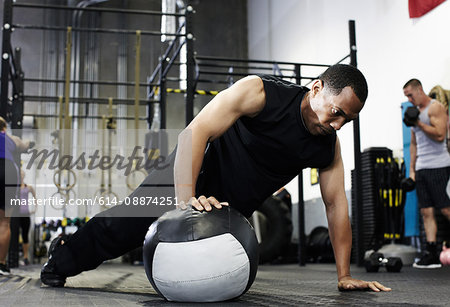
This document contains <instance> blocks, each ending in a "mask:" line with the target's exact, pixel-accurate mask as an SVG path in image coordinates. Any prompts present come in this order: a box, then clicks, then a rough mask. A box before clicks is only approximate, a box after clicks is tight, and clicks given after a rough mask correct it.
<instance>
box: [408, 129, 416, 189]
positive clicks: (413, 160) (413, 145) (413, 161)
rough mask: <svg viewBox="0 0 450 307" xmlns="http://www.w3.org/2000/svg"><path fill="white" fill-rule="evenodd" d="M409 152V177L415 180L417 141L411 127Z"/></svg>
mask: <svg viewBox="0 0 450 307" xmlns="http://www.w3.org/2000/svg"><path fill="white" fill-rule="evenodd" d="M409 153H410V158H411V161H410V164H409V165H410V167H409V177H411V178H412V179H413V180H416V159H417V143H416V134H415V133H414V131H413V129H411V144H410V145H409Z"/></svg>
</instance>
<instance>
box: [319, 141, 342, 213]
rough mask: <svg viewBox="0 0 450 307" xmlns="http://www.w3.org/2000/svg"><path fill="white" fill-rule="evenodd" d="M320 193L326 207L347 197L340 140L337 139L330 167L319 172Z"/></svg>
mask: <svg viewBox="0 0 450 307" xmlns="http://www.w3.org/2000/svg"><path fill="white" fill-rule="evenodd" d="M319 172H320V173H319V182H320V191H321V193H322V198H323V201H324V202H325V204H326V205H329V204H333V203H336V202H337V200H338V199H339V198H341V197H343V196H344V197H345V187H344V165H343V162H342V157H341V148H340V144H339V139H336V148H335V156H334V159H333V162H332V163H331V165H330V166H328V167H327V168H325V169H321V170H319Z"/></svg>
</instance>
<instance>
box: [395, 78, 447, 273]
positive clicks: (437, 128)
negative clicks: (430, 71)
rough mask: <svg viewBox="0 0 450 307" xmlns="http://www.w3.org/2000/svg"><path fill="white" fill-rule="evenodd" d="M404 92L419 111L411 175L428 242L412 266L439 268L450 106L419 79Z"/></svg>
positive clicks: (415, 125)
mask: <svg viewBox="0 0 450 307" xmlns="http://www.w3.org/2000/svg"><path fill="white" fill-rule="evenodd" d="M403 92H404V94H405V96H406V97H407V98H408V100H409V101H410V102H411V103H412V104H413V105H414V106H416V107H417V108H418V109H419V111H420V115H419V117H418V119H417V121H416V122H415V124H414V126H412V127H411V146H410V151H411V166H410V167H411V168H410V177H411V178H412V179H414V180H415V181H416V190H417V198H418V200H419V207H420V213H421V215H422V218H423V224H424V228H425V234H426V239H427V246H426V250H425V252H424V254H423V255H422V257H421V259H420V260H419V261H418V262H416V263H414V264H413V266H414V267H415V268H440V267H441V263H440V261H439V254H438V250H437V247H436V233H437V224H436V219H435V216H434V210H435V209H436V210H440V211H441V212H442V214H443V215H444V216H445V217H447V219H448V220H449V221H450V199H449V195H448V194H447V191H446V187H447V183H448V181H449V177H450V154H449V152H448V150H447V144H446V143H445V140H446V133H447V125H448V115H447V110H446V109H445V107H444V106H443V105H442V104H441V103H439V102H438V101H437V100H434V99H431V98H430V97H428V96H427V95H426V94H425V92H424V91H423V88H422V84H421V83H420V81H419V80H417V79H411V80H409V81H408V82H406V84H405V85H404V86H403Z"/></svg>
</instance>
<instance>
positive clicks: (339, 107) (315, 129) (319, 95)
mask: <svg viewBox="0 0 450 307" xmlns="http://www.w3.org/2000/svg"><path fill="white" fill-rule="evenodd" d="M320 83H321V81H320ZM315 85H316V84H315ZM315 85H314V86H313V88H312V89H311V91H312V93H311V98H310V105H311V109H312V110H313V113H314V114H313V116H312V119H310V124H309V126H308V129H309V131H310V132H311V134H313V135H326V134H331V133H333V131H335V130H339V129H341V128H342V126H344V125H345V124H346V123H348V122H350V121H352V120H354V119H355V118H356V117H357V116H358V113H359V112H360V111H361V109H362V108H363V106H364V105H363V104H362V103H361V101H360V100H359V99H358V97H356V95H355V93H354V92H353V90H352V88H351V87H349V86H347V87H345V88H343V89H342V91H341V93H340V94H339V95H337V96H336V95H333V94H331V93H330V92H329V91H328V90H327V89H326V88H324V87H322V86H321V84H320V85H319V86H318V88H315Z"/></svg>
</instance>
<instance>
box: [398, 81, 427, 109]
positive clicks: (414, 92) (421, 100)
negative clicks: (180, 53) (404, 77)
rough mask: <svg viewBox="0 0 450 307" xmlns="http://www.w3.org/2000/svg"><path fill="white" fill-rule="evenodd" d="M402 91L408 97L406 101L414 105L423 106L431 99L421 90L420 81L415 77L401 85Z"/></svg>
mask: <svg viewBox="0 0 450 307" xmlns="http://www.w3.org/2000/svg"><path fill="white" fill-rule="evenodd" d="M403 93H404V94H405V96H406V97H407V98H408V101H409V102H411V103H412V104H413V105H415V106H416V107H420V106H424V105H426V103H427V102H428V101H430V100H431V98H430V97H428V96H427V94H425V92H424V91H423V88H422V83H421V82H420V81H419V80H417V79H411V80H409V81H408V82H406V83H405V85H403Z"/></svg>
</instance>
